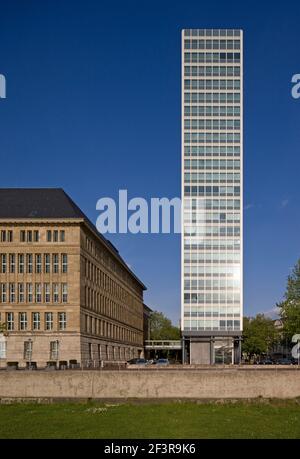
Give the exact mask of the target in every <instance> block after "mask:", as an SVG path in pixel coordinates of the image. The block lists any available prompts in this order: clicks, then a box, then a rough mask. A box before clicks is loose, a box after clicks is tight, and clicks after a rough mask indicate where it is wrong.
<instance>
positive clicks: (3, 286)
mask: <svg viewBox="0 0 300 459" xmlns="http://www.w3.org/2000/svg"><path fill="white" fill-rule="evenodd" d="M1 303H6V284H1Z"/></svg>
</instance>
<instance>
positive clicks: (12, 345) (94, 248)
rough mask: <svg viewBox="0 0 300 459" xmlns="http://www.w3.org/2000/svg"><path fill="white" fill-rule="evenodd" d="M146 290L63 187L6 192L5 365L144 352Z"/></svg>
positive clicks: (1, 313)
mask: <svg viewBox="0 0 300 459" xmlns="http://www.w3.org/2000/svg"><path fill="white" fill-rule="evenodd" d="M144 290H145V286H144V285H143V284H142V283H141V281H140V280H139V279H138V278H137V277H136V276H135V275H134V273H133V272H132V271H131V270H130V269H129V268H128V266H127V265H126V263H125V262H124V261H123V259H122V258H121V257H120V255H119V253H118V251H117V250H116V249H115V247H114V246H113V245H112V244H110V243H109V241H107V240H106V239H105V238H104V237H103V236H102V235H100V234H99V233H98V232H97V230H96V228H95V227H94V226H93V224H92V223H91V222H90V221H89V220H88V218H87V217H86V216H85V215H84V214H83V212H82V211H81V210H80V209H79V208H78V207H77V206H76V204H75V203H74V202H73V201H72V200H71V199H70V198H69V196H68V195H67V194H66V193H65V192H64V191H63V190H61V189H23V190H19V189H2V190H0V323H1V324H5V327H6V333H5V335H6V336H5V339H3V336H2V340H1V343H0V365H2V366H5V365H6V363H7V362H18V363H19V366H21V367H22V366H26V364H28V362H36V364H37V366H38V367H43V366H45V365H46V364H47V362H51V361H52V362H53V361H55V362H57V363H58V362H64V361H65V362H68V363H69V362H70V360H71V361H77V362H78V363H80V364H82V365H83V366H99V365H100V364H101V362H102V361H125V360H128V359H130V358H132V357H138V356H140V355H141V354H142V352H143V291H144Z"/></svg>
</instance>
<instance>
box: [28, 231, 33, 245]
mask: <svg viewBox="0 0 300 459" xmlns="http://www.w3.org/2000/svg"><path fill="white" fill-rule="evenodd" d="M27 242H32V231H31V230H30V231H27Z"/></svg>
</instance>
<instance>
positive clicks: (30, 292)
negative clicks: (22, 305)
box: [26, 284, 33, 303]
mask: <svg viewBox="0 0 300 459" xmlns="http://www.w3.org/2000/svg"><path fill="white" fill-rule="evenodd" d="M26 290H27V302H28V303H32V302H33V287H32V284H27V285H26Z"/></svg>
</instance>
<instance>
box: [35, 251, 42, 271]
mask: <svg viewBox="0 0 300 459" xmlns="http://www.w3.org/2000/svg"><path fill="white" fill-rule="evenodd" d="M35 272H36V274H41V272H42V255H41V254H40V253H37V254H36V255H35Z"/></svg>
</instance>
